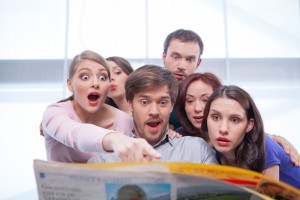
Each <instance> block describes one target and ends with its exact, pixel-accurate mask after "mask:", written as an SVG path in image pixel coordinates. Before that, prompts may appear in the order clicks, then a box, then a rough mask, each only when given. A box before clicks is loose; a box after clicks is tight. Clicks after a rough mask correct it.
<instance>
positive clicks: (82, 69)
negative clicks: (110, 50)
mask: <svg viewBox="0 0 300 200" xmlns="http://www.w3.org/2000/svg"><path fill="white" fill-rule="evenodd" d="M84 70H87V71H91V69H89V68H80V69H79V70H78V71H79V72H80V71H84Z"/></svg>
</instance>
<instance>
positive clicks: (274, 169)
mask: <svg viewBox="0 0 300 200" xmlns="http://www.w3.org/2000/svg"><path fill="white" fill-rule="evenodd" d="M263 174H264V175H266V176H269V177H271V178H274V179H276V180H279V165H273V166H271V167H268V168H267V169H265V170H264V171H263Z"/></svg>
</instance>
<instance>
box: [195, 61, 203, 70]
mask: <svg viewBox="0 0 300 200" xmlns="http://www.w3.org/2000/svg"><path fill="white" fill-rule="evenodd" d="M201 62H202V59H201V58H199V59H198V62H197V66H196V69H197V68H198V67H199V66H200V64H201Z"/></svg>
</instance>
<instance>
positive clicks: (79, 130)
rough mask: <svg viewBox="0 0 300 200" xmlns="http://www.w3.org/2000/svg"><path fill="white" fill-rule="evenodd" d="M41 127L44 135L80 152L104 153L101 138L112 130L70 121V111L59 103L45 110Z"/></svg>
mask: <svg viewBox="0 0 300 200" xmlns="http://www.w3.org/2000/svg"><path fill="white" fill-rule="evenodd" d="M42 125H43V130H44V133H45V134H48V135H49V136H50V137H52V138H53V139H55V140H57V141H59V142H61V143H63V144H64V145H66V146H68V147H71V148H73V149H75V150H78V151H81V152H104V150H103V147H102V140H103V137H104V136H105V135H106V134H108V133H110V132H112V130H108V129H104V128H101V127H98V126H96V125H93V124H84V123H81V122H79V121H76V120H74V119H72V117H71V114H70V111H68V109H66V108H64V107H63V106H61V105H60V104H59V103H57V104H53V105H50V106H48V107H47V108H46V110H45V112H44V115H43V119H42Z"/></svg>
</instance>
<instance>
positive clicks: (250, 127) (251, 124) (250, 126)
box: [246, 118, 255, 133]
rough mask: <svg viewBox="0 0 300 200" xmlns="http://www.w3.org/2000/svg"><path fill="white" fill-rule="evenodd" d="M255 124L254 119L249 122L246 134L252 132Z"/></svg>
mask: <svg viewBox="0 0 300 200" xmlns="http://www.w3.org/2000/svg"><path fill="white" fill-rule="evenodd" d="M254 124H255V122H254V119H252V118H251V119H250V120H249V122H248V125H247V129H246V133H248V132H249V131H251V130H252V128H253V126H254Z"/></svg>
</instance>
